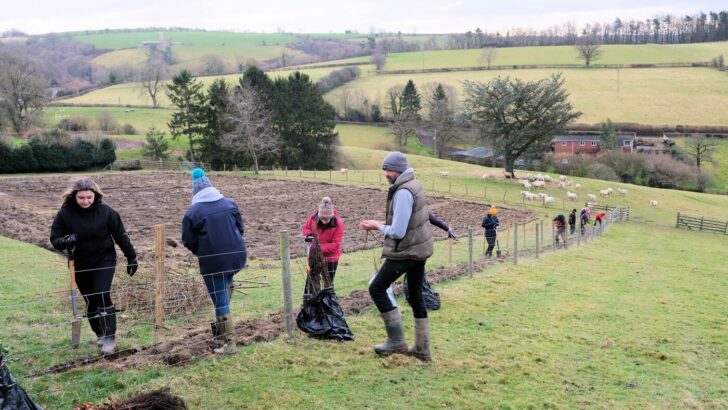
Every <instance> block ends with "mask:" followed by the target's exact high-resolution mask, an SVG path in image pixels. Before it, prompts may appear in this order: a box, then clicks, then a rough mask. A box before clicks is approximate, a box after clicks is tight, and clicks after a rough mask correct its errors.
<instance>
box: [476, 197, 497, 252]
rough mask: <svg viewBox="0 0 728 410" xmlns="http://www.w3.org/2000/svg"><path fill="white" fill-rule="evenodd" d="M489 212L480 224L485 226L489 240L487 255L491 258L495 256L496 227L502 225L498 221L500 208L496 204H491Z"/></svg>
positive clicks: (486, 236)
mask: <svg viewBox="0 0 728 410" xmlns="http://www.w3.org/2000/svg"><path fill="white" fill-rule="evenodd" d="M488 207H489V209H488V213H487V214H486V215H485V218H483V223H482V224H481V225H480V226H482V227H483V228H485V240H486V241H488V249H486V250H485V256H486V257H488V258H490V257H491V256H493V248H495V241H496V235H497V233H496V231H495V230H496V228H497V227H498V225H500V222H499V221H498V217H497V216H496V215H497V214H498V210H497V209H496V207H494V206H489V205H488Z"/></svg>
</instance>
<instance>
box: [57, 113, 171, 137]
mask: <svg viewBox="0 0 728 410" xmlns="http://www.w3.org/2000/svg"><path fill="white" fill-rule="evenodd" d="M128 110H129V109H128V108H123V107H48V108H47V109H46V110H45V111H44V116H45V125H46V127H53V126H55V125H56V124H58V122H59V121H60V120H62V119H63V118H67V117H69V116H82V117H86V118H88V120H89V124H90V125H91V126H92V127H95V126H96V117H97V115H98V114H99V113H101V112H108V113H110V114H111V115H112V116H113V117H114V118H115V119H116V120H117V121H118V122H119V125H120V126H122V125H124V124H131V125H132V126H134V128H136V130H137V132H138V133H139V134H144V133H145V132H146V131H147V130H148V129H149V128H151V127H156V128H157V129H160V130H162V131H164V132H168V130H167V122H168V121H169V119H170V115H171V114H172V111H171V110H168V109H162V108H157V109H152V108H134V110H133V111H128Z"/></svg>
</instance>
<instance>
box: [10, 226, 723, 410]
mask: <svg viewBox="0 0 728 410" xmlns="http://www.w3.org/2000/svg"><path fill="white" fill-rule="evenodd" d="M0 244H1V245H2V246H3V249H6V250H7V251H8V252H9V253H8V254H7V255H8V256H7V257H5V258H3V260H2V261H0V266H3V272H4V274H5V275H7V274H13V273H14V272H17V271H19V270H21V269H22V270H23V273H24V275H25V277H26V278H27V279H26V280H27V281H29V282H33V283H36V284H37V286H36V287H35V288H34V290H33V292H35V293H39V292H43V291H52V290H55V289H59V288H60V289H63V288H64V287H65V281H64V280H62V279H61V277H62V269H63V268H62V260H61V259H60V258H57V257H55V256H53V255H52V254H50V253H49V252H47V251H44V250H41V249H38V248H36V247H33V246H31V245H25V244H22V243H20V242H17V241H12V240H9V239H5V238H0ZM441 244H442V243H439V245H441ZM725 246H726V238H725V237H722V236H717V235H714V234H705V233H692V232H686V231H681V230H675V229H673V228H670V227H659V226H654V225H648V224H641V223H619V224H615V225H612V227H611V228H610V230H609V231H608V232H607V233H606V234H605V236H604V237H602V238H598V239H596V240H593V241H590V242H589V243H587V244H586V245H584V244H582V245H581V246H580V247H577V248H575V249H572V250H570V251H567V252H556V253H550V254H545V255H542V257H541V260H540V261H538V262H536V261H535V259H530V258H527V259H521V260H520V265H519V266H517V267H516V266H513V265H512V264H510V263H507V264H492V265H486V266H485V271H484V272H476V274H475V276H474V278H473V279H467V278H463V279H458V280H455V281H451V282H447V283H440V284H437V285H436V288H437V290H438V292H439V293H440V295H441V298H442V303H443V308H442V310H439V311H433V312H431V313H430V317H431V326H432V349H433V358H434V361H433V362H432V364H429V365H423V364H421V363H420V362H417V361H416V360H414V359H411V358H407V357H404V356H396V355H395V356H392V357H389V358H379V357H376V355H374V354H373V353H371V345H372V344H374V343H378V342H379V341H380V339H381V338H382V337H383V334H384V332H383V330H382V326H381V319H379V317H378V315H377V314H376V312H375V309H372V308H369V309H366V310H365V311H364V312H363V313H361V314H358V315H348V316H347V321H348V323H349V325H350V327H351V329H352V331H353V332H354V334H355V335H356V336H357V340H356V341H354V342H347V343H336V342H323V341H316V340H313V339H309V338H306V337H304V336H303V335H301V334H300V333H299V336H298V337H297V338H296V339H295V340H287V339H281V338H278V339H275V340H273V341H270V342H264V341H259V342H257V343H255V342H253V343H251V344H249V345H248V343H246V346H245V347H241V348H240V349H239V352H238V353H237V354H236V355H234V356H232V357H227V358H213V357H209V356H208V357H203V358H199V359H194V358H193V359H192V360H189V359H187V360H185V361H184V362H181V363H179V364H178V365H177V366H169V365H165V364H164V363H163V362H155V361H152V362H149V363H147V364H143V365H142V364H136V365H133V364H132V365H129V364H128V363H127V362H128V360H127V359H117V360H115V361H109V362H107V363H103V362H102V363H98V364H93V365H91V366H87V367H86V368H81V369H75V370H71V371H69V372H65V373H62V374H59V375H48V376H41V377H39V378H35V379H32V380H31V379H24V378H22V377H21V378H20V382H21V383H22V384H23V385H24V387H26V388H27V389H28V390H29V392H30V394H31V396H32V397H34V398H35V399H36V400H38V401H39V402H40V403H41V404H44V405H47V406H50V407H52V408H61V407H63V408H67V407H71V406H72V405H75V404H79V403H81V402H87V401H94V402H101V401H103V400H105V399H106V398H107V397H109V396H114V397H117V398H124V397H127V396H128V395H130V394H132V393H135V392H138V391H139V390H149V389H152V388H157V387H162V386H170V387H171V388H172V391H173V393H175V394H178V395H180V396H181V397H183V398H184V399H185V400H187V402H188V404H190V405H192V406H193V407H198V408H225V407H240V406H248V407H251V408H264V407H276V408H300V407H312V406H317V407H329V406H331V407H338V405H337V403H338V404H341V403H346V405H347V406H349V407H367V406H370V405H371V404H372V403H375V402H378V400H380V399H381V397H388V399H387V401H386V404H382V403H380V407H381V408H402V407H417V406H418V405H419V404H421V403H423V400H424V399H423V397H426V402H427V403H428V404H437V405H438V406H447V407H455V408H473V407H489V406H499V407H512V408H523V407H529V406H542V405H544V404H546V405H548V406H549V407H603V406H607V407H619V408H637V407H641V408H642V407H688V406H693V407H695V406H697V405H700V406H702V407H707V408H721V407H724V406H726V405H728V402H726V401H725V397H726V394H728V390H726V387H725V386H726V385H727V384H726V375H725V363H724V362H723V361H722V360H721V359H720V358H721V357H723V356H724V355H725V354H726V353H728V350H727V349H728V342H727V341H726V340H725V338H724V337H723V336H722V333H721V329H722V328H724V327H725V326H726V318H725V315H724V312H725V309H726V308H728V306H727V305H726V302H725V298H723V297H722V295H724V294H725V292H726V291H728V288H726V286H727V285H726V282H725V281H724V280H723V278H724V277H725V275H726V274H728V271H726V263H727V262H728V260H727V259H726V256H725V255H724V252H722V249H723V248H724V247H725ZM458 249H460V250H462V247H461V246H458ZM445 253H446V250H445V249H444V248H443V247H442V246H439V247H438V248H437V249H436V256H438V258H439V260H438V259H436V258H433V259H436V260H433V261H431V262H430V263H428V266H429V267H430V269H433V271H434V270H437V269H434V268H433V267H434V266H438V265H441V264H443V262H442V259H441V257H442V255H443V254H445ZM706 254H711V255H715V257H711V258H705V257H704V255H706ZM611 255H619V258H615V257H612V256H611ZM25 258H32V259H33V261H34V262H33V263H32V264H27V263H26V264H22V263H18V261H19V260H22V259H25ZM342 260H347V262H349V264H348V265H346V264H344V265H343V266H342V268H341V271H340V273H339V274H338V275H337V289H339V292H338V293H339V294H340V295H347V294H349V292H350V290H349V289H351V288H352V287H354V288H357V287H358V288H361V287H364V286H366V281H367V278H368V275H369V272H368V271H369V270H371V251H365V252H355V253H347V254H345V255H344V256H343V258H342ZM459 260H460V261H462V254H460V258H459ZM256 262H257V261H256ZM367 264H368V266H369V269H364V270H365V271H364V272H362V267H364V266H367ZM51 265H53V266H54V269H55V272H57V273H56V274H54V276H52V278H54V279H53V280H49V279H48V278H47V276H48V273H47V272H49V270H48V269H49V267H50V266H51ZM274 266H275V265H274ZM294 266H295V267H297V268H298V267H299V266H298V264H296V263H295V262H294ZM695 266H700V267H701V269H700V270H698V271H695V269H694V267H695ZM252 269H255V270H256V271H257V272H259V273H261V274H265V276H266V278H269V279H271V283H273V280H275V279H276V276H277V275H279V273H278V272H277V271H276V269H270V268H267V267H264V266H263V265H257V264H256V263H255V262H254V265H253V267H252ZM119 276H121V275H119ZM56 277H58V280H55V278H56ZM295 284H296V288H295V289H299V288H300V286H302V281H301V280H300V279H298V281H297V282H295ZM339 286H341V288H339ZM276 290H277V291H278V292H280V287H278V288H277V289H276ZM267 291H268V290H267V289H252V290H249V291H248V293H249V296H246V297H245V300H244V301H243V302H241V301H240V299H238V300H237V301H236V302H235V306H234V311H235V312H240V313H239V314H242V315H248V314H250V313H251V311H255V310H260V309H264V308H263V307H261V305H259V303H261V301H262V300H264V299H263V298H262V296H263V295H262V294H263V293H265V294H266V295H268V297H273V298H278V299H279V298H280V296H279V294H278V295H275V294H274V293H267ZM26 292H27V288H23V289H18V288H11V289H10V290H9V291H8V292H4V294H3V296H2V301H3V304H7V303H8V302H12V301H13V300H16V301H17V300H22V295H23V294H25V293H26ZM274 295H275V296H274ZM398 302H399V304H400V305H401V306H403V310H404V311H403V321H404V323H405V333H406V335H407V338H408V339H411V338H412V331H413V330H412V325H411V322H412V319H411V310H410V309H409V307H408V306H407V305H406V302H405V301H404V300H403V299H401V298H399V299H398ZM279 303H280V302H279ZM268 308H273V307H272V306H269V307H268ZM33 309H35V308H33ZM58 309H60V307H59V306H56V307H55V310H58ZM208 310H209V309H208ZM204 313H206V312H203V314H204ZM36 314H38V313H37V312H36ZM203 317H204V316H203ZM17 320H22V318H21V319H18V318H17V317H16V319H14V320H11V321H10V322H9V325H10V326H15V325H16V323H17ZM40 320H43V319H42V316H41V319H40ZM84 325H85V324H84ZM4 329H7V328H4ZM85 331H86V329H85V328H84V332H85ZM137 333H143V332H142V330H139V329H138V330H137ZM55 337H59V336H58V335H55ZM61 337H62V336H61ZM65 337H67V336H65ZM130 337H131V336H130ZM137 338H139V336H137ZM264 340H266V339H264ZM84 349H85V351H86V352H88V351H89V350H90V349H91V348H90V347H85V345H84ZM13 353H14V354H15V355H16V356H20V355H21V353H22V350H18V349H17V348H15V349H14V350H13V349H11V355H12V354H13ZM59 353H60V352H59ZM20 358H21V359H22V360H25V359H24V358H23V357H22V356H20ZM21 363H22V361H14V362H10V364H9V367H10V369H11V371H13V372H14V374H18V375H20V374H24V373H25V370H26V369H23V368H22V367H21ZM125 363H127V364H125ZM71 386H73V388H70V387H71Z"/></svg>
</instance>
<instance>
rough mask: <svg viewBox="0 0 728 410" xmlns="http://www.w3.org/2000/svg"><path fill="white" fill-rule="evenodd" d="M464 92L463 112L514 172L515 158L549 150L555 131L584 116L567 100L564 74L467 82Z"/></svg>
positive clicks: (507, 169)
mask: <svg viewBox="0 0 728 410" xmlns="http://www.w3.org/2000/svg"><path fill="white" fill-rule="evenodd" d="M464 93H465V100H464V102H463V111H464V112H465V113H466V114H467V115H468V116H469V118H470V120H471V121H472V122H473V123H474V124H475V125H476V126H478V127H479V128H480V131H481V137H482V138H484V139H487V140H489V141H491V142H492V143H493V146H494V148H495V149H496V151H498V152H500V153H501V154H502V155H503V157H504V159H505V168H506V172H509V173H510V174H511V175H513V166H514V163H515V161H516V159H518V158H519V157H521V156H523V155H524V154H526V153H538V152H541V153H544V152H546V151H547V150H548V149H549V144H550V142H551V139H552V138H553V136H554V134H555V133H556V132H557V131H559V130H561V129H563V128H564V126H566V125H567V124H568V123H570V122H571V121H573V120H575V119H576V118H578V117H579V116H580V115H581V112H578V111H574V109H573V106H572V105H571V103H569V101H568V99H569V93H568V92H567V91H566V89H565V88H564V79H563V77H561V74H554V75H552V76H551V77H549V78H545V79H542V80H538V81H523V80H520V79H515V80H511V79H510V78H508V77H506V78H502V77H498V78H496V79H494V80H492V81H490V82H488V83H481V82H473V81H465V82H464Z"/></svg>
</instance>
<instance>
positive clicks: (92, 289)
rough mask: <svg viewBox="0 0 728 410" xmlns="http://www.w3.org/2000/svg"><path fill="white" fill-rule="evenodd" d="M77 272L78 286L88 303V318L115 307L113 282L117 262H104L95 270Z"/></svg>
mask: <svg viewBox="0 0 728 410" xmlns="http://www.w3.org/2000/svg"><path fill="white" fill-rule="evenodd" d="M86 269H88V270H81V269H79V270H77V271H76V285H78V290H79V291H80V292H81V295H82V296H83V299H84V300H85V301H86V312H87V314H88V317H92V316H96V314H97V313H96V312H98V310H99V309H106V308H109V307H111V306H113V302H112V301H111V282H112V281H113V280H114V271H115V270H116V261H109V262H102V263H100V264H99V265H98V266H96V267H94V268H86Z"/></svg>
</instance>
